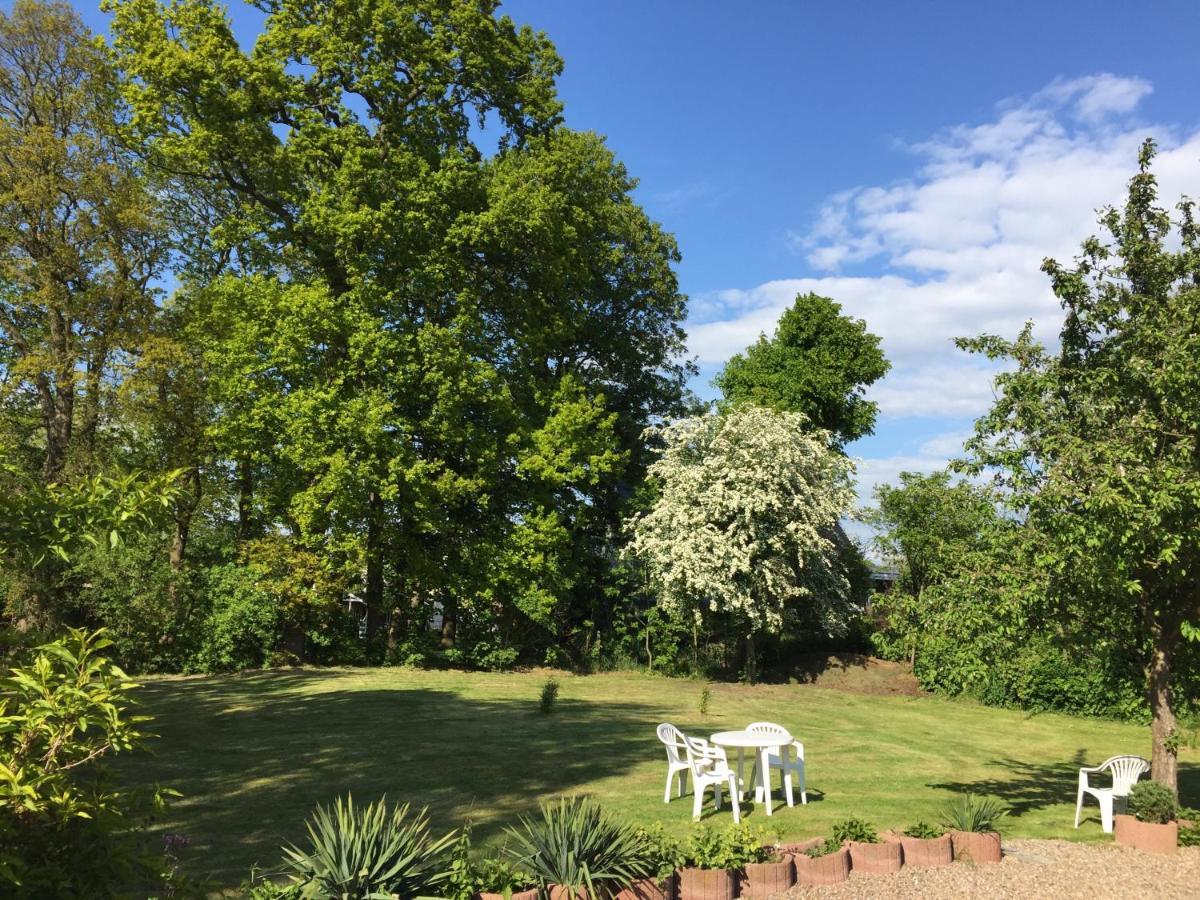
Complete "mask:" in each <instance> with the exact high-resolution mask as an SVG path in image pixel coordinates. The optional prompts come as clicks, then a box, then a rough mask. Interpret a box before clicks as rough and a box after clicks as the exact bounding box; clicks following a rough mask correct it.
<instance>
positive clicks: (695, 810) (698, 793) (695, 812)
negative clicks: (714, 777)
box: [692, 785, 704, 822]
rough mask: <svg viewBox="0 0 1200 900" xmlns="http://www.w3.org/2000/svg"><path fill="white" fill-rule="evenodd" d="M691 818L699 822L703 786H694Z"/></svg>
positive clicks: (702, 800) (702, 801) (702, 802)
mask: <svg viewBox="0 0 1200 900" xmlns="http://www.w3.org/2000/svg"><path fill="white" fill-rule="evenodd" d="M692 796H693V798H694V799H693V800H692V818H693V819H694V820H696V821H697V822H699V821H700V813H701V811H702V810H703V809H704V786H703V785H695V786H694V789H693V791H692Z"/></svg>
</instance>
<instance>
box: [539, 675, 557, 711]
mask: <svg viewBox="0 0 1200 900" xmlns="http://www.w3.org/2000/svg"><path fill="white" fill-rule="evenodd" d="M557 700H558V682H557V681H555V680H554V679H553V678H547V679H546V683H545V684H543V685H542V693H541V695H540V696H539V697H538V712H540V713H541V714H542V715H544V716H548V715H550V713H552V712H553V711H554V703H555V701H557Z"/></svg>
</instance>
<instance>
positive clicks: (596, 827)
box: [505, 797, 654, 896]
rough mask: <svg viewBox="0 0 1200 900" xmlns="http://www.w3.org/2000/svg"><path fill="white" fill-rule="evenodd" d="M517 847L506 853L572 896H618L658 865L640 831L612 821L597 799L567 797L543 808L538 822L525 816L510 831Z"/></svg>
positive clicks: (547, 882)
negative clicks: (585, 893) (601, 894)
mask: <svg viewBox="0 0 1200 900" xmlns="http://www.w3.org/2000/svg"><path fill="white" fill-rule="evenodd" d="M508 833H509V836H510V837H512V839H513V841H514V843H515V844H516V846H515V847H511V848H509V847H506V848H505V852H506V853H507V854H508V855H509V856H511V857H513V858H514V859H516V860H517V861H518V862H519V863H520V865H522V866H524V867H526V868H528V869H529V871H530V872H531V873H532V874H533V875H534V876H535V877H536V878H537V879H538V881H539V882H541V883H542V884H558V885H562V886H563V887H565V888H567V889H568V893H569V894H572V895H573V894H577V893H579V892H580V891H587V892H588V894H589V896H595V895H598V894H600V893H602V892H606V891H612V892H614V893H615V892H617V891H619V890H621V889H622V888H625V887H628V886H629V885H630V884H631V883H633V882H634V881H635V880H637V879H639V878H644V877H646V876H648V875H652V874H654V866H653V865H652V864H651V860H650V859H649V857H648V854H647V852H646V851H647V848H646V847H645V845H644V844H643V843H642V842H641V840H640V839H639V836H638V831H637V829H635V828H633V827H631V826H629V825H623V824H619V823H617V822H616V821H614V820H613V819H612V818H610V817H609V816H608V815H607V814H606V813H605V812H604V811H603V810H602V809H601V808H600V805H599V804H598V803H596V801H594V800H592V799H590V798H587V797H564V798H562V799H561V800H559V801H558V802H557V803H547V804H543V805H542V809H541V815H540V817H538V818H522V819H521V823H520V826H519V827H517V828H510V829H508Z"/></svg>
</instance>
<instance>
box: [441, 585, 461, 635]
mask: <svg viewBox="0 0 1200 900" xmlns="http://www.w3.org/2000/svg"><path fill="white" fill-rule="evenodd" d="M457 633H458V598H457V597H449V598H447V599H445V600H443V601H442V646H443V647H453V646H454V638H455V637H456V636H457Z"/></svg>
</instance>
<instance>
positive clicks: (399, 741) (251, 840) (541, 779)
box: [121, 669, 1200, 884]
mask: <svg viewBox="0 0 1200 900" xmlns="http://www.w3.org/2000/svg"><path fill="white" fill-rule="evenodd" d="M556 677H557V678H558V679H559V681H560V683H561V691H560V700H559V702H558V705H557V707H556V708H555V710H554V712H553V713H552V714H551V715H549V716H545V715H541V714H539V713H538V711H537V698H538V694H539V692H540V689H541V686H542V683H543V682H544V680H545V678H546V674H545V673H530V674H499V675H493V674H474V673H460V672H424V671H415V670H409V669H378V670H332V671H331V670H323V671H308V670H305V671H288V672H274V673H261V674H252V675H241V676H229V677H221V678H188V679H174V678H172V679H151V680H149V681H148V682H147V685H146V687H145V689H144V691H143V695H144V698H145V707H146V710H145V711H147V712H149V713H150V714H152V715H153V716H154V717H155V722H154V723H153V726H152V730H154V731H156V732H157V733H158V734H159V735H160V737H159V738H158V739H157V740H156V741H155V742H154V754H153V756H150V757H148V758H147V757H138V758H136V759H127V760H126V761H125V762H124V763H123V764H122V767H121V771H122V773H123V775H124V776H125V777H126V778H130V777H136V779H137V780H139V781H144V782H155V781H157V782H158V783H160V784H162V785H165V786H170V787H173V788H175V789H177V790H179V791H181V792H182V793H183V795H184V796H183V799H181V800H179V801H178V802H176V803H175V804H174V806H173V807H172V809H171V810H170V812H169V813H168V815H167V816H166V818H165V819H164V820H163V821H162V822H161V824H160V829H161V830H162V831H164V832H175V833H182V834H185V835H187V836H188V837H189V838H190V839H191V849H190V850H189V856H190V860H191V863H190V865H191V867H193V868H195V869H196V870H199V871H204V872H208V873H211V874H212V875H214V876H215V877H216V878H217V879H218V880H219V881H220V882H222V883H225V884H236V883H237V882H238V881H240V880H241V879H243V878H244V877H245V876H246V875H247V874H248V872H249V870H250V867H251V865H252V864H254V863H258V864H259V865H261V866H266V867H267V868H271V867H273V866H275V865H276V864H277V862H278V859H279V855H280V854H279V849H278V848H279V846H280V844H281V843H283V842H284V841H287V840H299V839H300V838H301V836H302V834H303V831H304V820H305V817H306V816H307V815H308V813H309V812H310V811H311V809H312V807H313V806H314V804H316V803H319V802H320V803H324V802H329V801H331V800H332V799H333V798H334V797H336V796H337V795H338V794H341V793H344V792H346V791H352V792H353V793H354V794H355V796H356V797H357V798H359V799H362V800H368V799H373V798H375V797H378V796H379V795H381V794H384V793H386V794H387V795H388V797H389V798H391V799H393V800H397V801H409V802H411V803H413V804H415V805H417V806H424V805H428V806H429V807H430V811H431V815H432V817H433V819H434V821H435V824H436V825H437V826H438V827H449V826H451V825H455V824H458V823H461V822H463V821H465V820H467V819H470V820H471V821H472V822H474V823H475V835H476V837H477V838H478V839H480V840H482V841H484V842H488V843H492V844H496V843H498V842H500V841H502V840H503V826H504V825H505V824H508V823H511V822H513V821H514V820H515V818H516V817H517V816H518V815H519V814H521V813H527V812H530V811H531V810H533V809H534V808H535V806H536V804H537V801H538V800H539V799H543V798H547V797H553V796H555V795H559V794H570V793H579V792H587V793H590V794H594V795H595V796H596V797H598V798H599V799H600V800H601V801H602V802H603V803H604V805H605V806H606V807H608V808H609V809H611V810H612V811H614V812H616V813H618V814H620V815H622V816H624V817H627V818H629V819H634V820H637V821H642V822H654V821H659V822H662V823H664V825H665V826H666V827H667V828H669V829H670V830H671V831H674V832H677V833H680V834H682V833H684V832H685V831H686V830H687V829H688V828H689V827H690V822H691V798H690V796H685V797H684V798H683V799H682V800H675V801H673V802H672V803H671V804H670V805H664V804H663V802H662V791H663V782H664V777H665V772H666V767H665V757H664V754H663V751H662V748H661V746H660V745H659V743H658V742H657V740H656V738H655V734H654V729H655V726H656V725H657V724H658V723H659V722H662V721H670V722H673V723H675V724H676V725H678V726H679V727H681V728H683V729H684V730H685V731H688V732H694V733H698V734H701V735H708V734H710V733H711V732H714V731H719V730H722V729H727V728H732V727H740V726H742V725H745V724H746V723H748V722H751V721H755V720H771V721H777V722H780V723H781V724H783V725H785V726H787V727H788V728H789V729H791V730H792V732H793V733H794V734H796V735H797V736H798V737H799V738H800V739H801V740H803V741H804V743H805V747H806V751H807V753H806V755H807V759H808V786H809V804H808V806H806V807H800V806H797V807H796V808H794V809H787V808H786V807H784V808H783V809H781V810H780V809H779V808H778V807H777V811H776V814H775V815H774V816H773V817H772V818H770V819H768V818H767V817H766V816H765V814H764V812H763V811H762V810H761V809H755V808H752V806H750V805H747V806H746V807H745V808H746V810H747V812H748V814H749V819H750V820H751V821H753V822H756V823H760V824H763V825H767V826H769V827H771V828H773V829H776V830H778V832H779V834H780V836H781V837H807V836H810V835H815V834H819V833H821V832H822V831H823V830H824V829H826V828H827V827H828V826H829V825H830V823H832V822H834V821H836V820H838V819H841V818H844V817H846V816H851V815H854V816H861V817H864V818H867V819H869V820H870V821H872V822H873V823H875V824H876V825H877V826H878V827H880V828H885V827H892V826H904V825H906V824H908V823H911V822H913V821H915V820H917V819H921V818H925V819H932V818H935V817H936V813H937V810H938V808H939V806H940V805H941V804H942V803H943V802H944V801H945V800H946V798H947V797H949V796H950V795H951V793H952V792H954V791H962V790H970V791H977V792H983V793H991V794H997V795H999V796H1001V797H1003V798H1005V799H1006V800H1008V801H1009V802H1010V803H1011V804H1012V805H1013V807H1014V814H1013V816H1012V817H1011V818H1010V819H1008V820H1006V822H1005V825H1004V829H1003V830H1004V832H1005V833H1006V834H1008V835H1011V836H1031V837H1049V836H1058V837H1079V838H1097V837H1100V826H1099V823H1098V819H1097V818H1096V816H1095V812H1096V809H1095V807H1094V806H1093V807H1089V810H1090V811H1091V813H1092V818H1091V819H1090V820H1089V821H1088V822H1086V823H1085V825H1084V826H1083V828H1081V829H1080V831H1079V832H1075V831H1073V829H1072V828H1071V824H1072V816H1073V811H1074V798H1075V790H1074V787H1075V778H1076V774H1075V773H1076V769H1077V768H1078V767H1079V766H1080V765H1085V764H1095V763H1098V762H1100V761H1101V760H1103V759H1104V758H1106V757H1107V756H1110V755H1112V754H1115V753H1148V749H1149V748H1148V729H1144V728H1140V727H1136V726H1131V725H1123V724H1117V723H1112V722H1102V721H1095V720H1087V719H1076V718H1071V717H1066V716H1059V715H1039V716H1029V715H1026V714H1023V713H1019V712H1011V711H1007V710H996V709H989V708H986V707H982V706H978V705H975V704H973V703H968V702H952V701H946V700H942V699H937V698H929V697H921V698H913V697H898V696H867V695H861V694H854V693H846V692H843V691H840V690H831V689H828V688H824V687H814V686H809V685H762V686H755V687H747V686H742V685H713V686H712V699H711V704H710V708H709V711H708V714H707V715H703V716H702V715H701V714H700V713H699V710H698V705H699V699H700V693H701V690H702V685H701V684H700V683H699V682H696V681H689V680H683V679H666V678H658V677H653V676H646V675H638V674H606V675H594V676H588V677H571V676H565V675H561V674H560V675H557V676H556ZM1183 772H1184V776H1183V778H1184V794H1185V796H1184V800H1185V802H1190V803H1191V804H1192V805H1196V804H1197V803H1198V801H1200V797H1197V796H1196V795H1197V794H1198V793H1200V754H1198V753H1197V752H1196V751H1194V750H1186V751H1184V755H1183ZM706 820H707V821H712V822H716V823H718V824H721V825H724V824H725V823H727V822H728V821H730V816H729V811H728V807H727V806H726V807H725V808H724V809H723V810H722V811H721V812H720V813H718V814H714V813H712V811H711V805H709V806H706Z"/></svg>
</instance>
